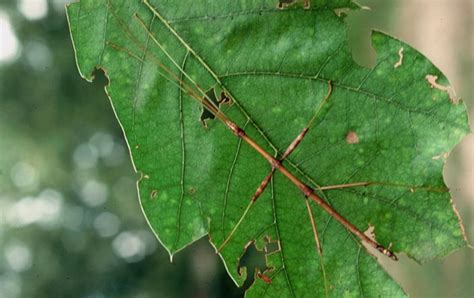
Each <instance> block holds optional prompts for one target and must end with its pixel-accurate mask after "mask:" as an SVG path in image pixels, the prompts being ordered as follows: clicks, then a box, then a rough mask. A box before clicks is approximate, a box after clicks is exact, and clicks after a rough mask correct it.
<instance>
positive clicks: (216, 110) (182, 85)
mask: <svg viewBox="0 0 474 298" xmlns="http://www.w3.org/2000/svg"><path fill="white" fill-rule="evenodd" d="M144 3H145V5H147V6H148V8H149V9H150V10H151V11H152V12H153V14H154V16H153V18H158V19H160V20H161V21H163V24H165V26H167V27H168V29H169V30H170V31H171V33H172V34H173V35H175V37H176V38H177V39H178V40H179V41H180V42H181V43H182V44H183V45H184V46H185V47H186V49H187V50H188V54H190V55H193V56H194V57H196V58H197V60H198V61H199V62H201V63H202V64H204V62H203V61H202V59H201V58H200V57H199V56H198V55H197V54H196V53H195V52H194V50H193V49H192V48H190V47H189V46H188V45H187V44H185V43H184V42H183V41H182V39H181V37H180V36H179V35H178V34H177V33H176V31H174V29H173V28H172V27H170V25H169V24H168V23H167V22H166V20H164V19H163V17H162V16H161V15H160V14H159V13H158V11H156V10H155V8H154V7H153V6H151V5H150V4H149V3H148V1H146V0H145V1H144ZM109 5H111V4H110V2H109ZM112 15H113V16H114V17H116V18H117V19H118V21H119V23H120V24H121V26H122V28H123V29H124V31H125V33H126V35H127V37H128V38H129V39H130V40H131V41H132V42H133V43H135V44H136V45H137V46H138V47H139V48H141V49H142V50H145V49H144V48H143V46H142V45H141V43H140V42H139V41H138V39H137V38H136V37H135V36H134V35H133V33H132V32H131V31H130V30H129V28H128V27H127V25H126V24H124V23H123V22H122V21H121V20H120V19H119V18H118V16H116V15H115V14H114V12H113V9H112ZM134 20H135V21H136V22H138V24H139V25H140V26H141V27H142V28H143V30H144V31H145V32H146V34H147V36H148V37H149V39H150V40H151V41H153V43H154V44H155V45H156V46H157V47H158V48H159V49H160V51H161V52H162V53H163V54H164V55H165V56H166V57H167V58H168V59H169V61H170V62H171V63H172V64H173V65H174V66H175V67H176V68H177V69H178V71H179V74H181V75H183V77H185V78H186V79H187V80H188V81H189V83H188V82H185V81H184V80H183V79H181V78H180V76H179V74H176V73H175V72H174V71H172V70H171V69H170V68H168V67H167V66H165V65H164V64H163V63H162V62H161V61H160V59H159V58H157V57H156V56H155V55H154V54H152V53H150V52H147V54H146V55H145V56H144V57H143V58H140V57H138V56H137V55H135V54H133V53H132V52H131V51H129V50H128V49H126V48H123V47H120V46H118V45H116V44H114V43H112V42H108V41H107V42H106V45H107V46H108V47H110V48H113V49H115V50H117V51H121V52H125V53H126V54H128V55H129V56H130V57H132V58H134V59H138V60H139V61H141V62H145V61H146V60H148V61H151V62H153V63H155V64H156V65H157V66H158V68H159V70H158V73H159V75H161V76H162V77H163V78H165V79H166V80H168V81H169V82H171V83H172V84H174V85H175V86H176V87H177V88H179V89H180V90H182V91H183V92H184V93H185V94H187V95H189V96H190V97H191V98H193V99H194V100H196V101H197V102H198V103H199V104H200V105H201V106H202V107H203V108H204V109H206V110H207V111H208V112H209V113H211V114H212V115H213V116H214V117H215V119H217V120H218V121H220V122H221V123H222V124H224V125H225V126H226V127H227V128H228V129H229V130H230V131H231V132H232V133H233V134H234V135H235V136H236V137H237V138H239V139H241V140H242V141H243V142H245V143H246V144H247V145H248V146H250V147H251V148H252V149H253V150H254V151H255V152H257V153H258V154H259V155H261V156H262V157H263V158H264V159H266V160H267V162H268V163H269V165H270V166H271V171H270V173H269V174H268V175H267V176H266V177H265V178H264V179H263V181H262V183H261V184H260V186H259V187H258V189H257V191H256V192H255V194H254V196H253V197H252V198H251V199H250V203H249V205H248V206H247V208H246V209H245V211H244V212H243V214H242V216H241V217H240V219H239V221H238V222H237V224H236V225H235V226H234V228H233V229H232V231H231V233H230V234H229V235H228V236H227V238H226V239H225V240H224V242H223V243H222V244H221V245H220V246H219V247H218V249H217V252H218V253H219V252H220V251H222V250H223V249H224V248H225V245H226V244H227V243H228V242H229V241H230V240H231V239H232V236H233V235H234V233H235V231H236V230H237V229H238V227H239V225H240V224H241V223H242V221H243V220H244V219H245V216H246V214H247V213H248V211H249V210H250V208H251V207H252V206H253V205H254V204H255V203H256V201H257V199H258V197H259V196H260V195H261V194H262V193H263V191H264V190H265V188H266V186H267V185H268V183H269V182H270V180H271V178H272V175H273V173H274V172H275V171H279V172H280V173H281V174H283V175H284V176H286V178H287V179H289V180H290V181H291V182H292V183H293V184H294V185H295V186H296V187H297V188H298V189H299V190H300V191H301V193H302V195H303V196H302V197H303V198H305V203H306V206H307V209H308V213H309V217H310V222H311V226H312V230H313V234H314V237H315V242H316V246H317V249H318V251H319V252H320V253H321V252H322V247H321V243H320V242H319V238H318V233H317V230H316V223H315V220H314V218H313V216H312V212H311V206H310V204H309V202H308V200H311V201H313V202H314V203H316V204H317V205H318V206H320V207H321V208H322V209H324V210H325V211H326V212H327V213H328V214H329V215H330V216H332V217H333V218H334V219H336V220H337V221H338V222H339V223H340V224H342V225H343V226H344V227H345V228H346V229H347V230H348V231H349V232H351V233H352V234H353V235H355V236H356V237H358V238H359V239H360V240H361V241H363V242H365V243H366V244H368V245H369V246H372V247H373V248H375V249H377V250H378V251H379V252H381V253H382V254H384V255H386V256H388V257H390V258H392V259H393V260H398V258H397V256H396V255H395V254H394V253H393V252H392V251H391V250H390V249H389V248H386V247H384V246H382V245H381V244H379V243H378V242H377V241H376V240H375V239H372V238H370V237H369V236H367V235H365V234H364V233H363V232H362V231H361V230H359V229H358V228H357V227H356V226H355V225H353V224H352V223H350V222H349V221H348V220H346V219H345V218H344V217H343V216H342V215H341V214H339V213H338V212H337V211H336V210H335V209H334V208H333V207H331V205H329V204H328V203H327V202H326V201H325V200H324V199H322V198H321V197H320V196H319V195H318V194H317V193H316V191H324V190H328V189H341V188H348V187H359V186H370V185H389V184H387V183H380V182H356V183H349V184H342V185H333V186H326V187H316V188H312V187H310V186H309V185H307V184H305V183H303V182H302V181H301V180H300V179H299V178H297V177H296V176H295V175H294V174H293V173H292V172H290V171H289V170H288V169H287V168H286V167H285V166H283V164H282V163H283V161H284V160H285V158H287V157H288V156H289V155H290V154H291V153H292V152H293V151H294V150H295V148H296V147H297V146H298V145H299V144H300V143H301V141H302V140H303V139H304V137H305V135H306V134H307V133H308V131H309V130H310V128H311V126H312V124H313V123H314V121H315V119H317V116H318V114H319V111H320V110H321V109H322V108H323V106H324V104H325V103H326V102H327V101H328V100H329V98H330V96H331V93H332V84H331V82H328V93H327V95H326V97H325V99H324V100H322V102H321V105H320V106H319V108H318V109H317V111H316V113H315V114H314V116H313V117H312V118H311V119H310V121H309V122H308V124H307V125H306V127H304V128H303V129H302V131H301V133H299V134H298V136H297V137H296V138H295V140H294V141H293V142H292V143H291V144H290V146H289V147H288V149H287V150H286V151H285V152H284V154H283V155H282V156H281V158H280V159H277V158H276V157H274V156H272V155H271V154H270V153H268V152H267V151H265V149H263V148H262V147H261V146H260V145H259V144H258V143H257V142H256V141H255V140H253V139H252V138H251V137H250V136H249V135H247V133H246V132H245V130H244V129H242V128H241V127H239V126H238V125H237V124H236V123H235V122H234V121H233V120H232V119H231V118H230V117H228V116H227V115H226V114H225V113H224V112H223V111H222V110H221V109H220V107H219V106H218V105H216V103H215V102H214V101H213V100H211V99H210V98H209V96H208V94H206V92H205V91H204V89H203V88H201V86H199V84H198V83H197V82H196V81H195V80H194V79H193V78H191V77H190V76H189V75H188V74H187V73H186V72H185V71H184V70H183V69H182V67H181V66H180V65H179V64H178V63H177V62H176V60H175V59H174V58H173V57H172V55H171V54H170V53H169V52H168V51H167V50H166V48H165V47H164V46H163V44H162V43H161V42H160V41H159V40H158V39H157V38H156V37H155V36H154V34H153V33H152V32H151V30H150V29H149V28H148V26H147V25H146V24H145V22H144V21H143V19H142V18H141V17H140V16H139V15H138V14H134ZM204 66H205V67H206V68H208V66H207V65H205V64H204ZM215 79H216V82H217V84H218V85H219V86H220V87H221V88H222V89H223V90H224V91H225V93H226V96H227V97H228V98H230V99H231V100H232V101H234V102H235V98H233V97H232V95H231V94H230V92H228V90H226V89H225V87H224V86H223V85H222V83H221V82H220V80H219V78H218V77H217V76H216V77H215ZM392 185H394V184H392ZM394 186H401V187H404V186H402V185H394Z"/></svg>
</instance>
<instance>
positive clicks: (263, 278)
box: [257, 272, 272, 284]
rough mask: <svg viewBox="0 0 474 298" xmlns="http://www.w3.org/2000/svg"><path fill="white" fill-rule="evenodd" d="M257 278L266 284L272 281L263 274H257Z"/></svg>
mask: <svg viewBox="0 0 474 298" xmlns="http://www.w3.org/2000/svg"><path fill="white" fill-rule="evenodd" d="M257 277H258V278H260V279H261V280H263V281H264V282H265V283H266V284H271V283H272V279H271V278H270V277H268V276H266V275H265V274H263V273H262V272H257Z"/></svg>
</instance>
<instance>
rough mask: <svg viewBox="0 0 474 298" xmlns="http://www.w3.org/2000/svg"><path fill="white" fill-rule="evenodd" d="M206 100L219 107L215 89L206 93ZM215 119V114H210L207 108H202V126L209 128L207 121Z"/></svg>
mask: <svg viewBox="0 0 474 298" xmlns="http://www.w3.org/2000/svg"><path fill="white" fill-rule="evenodd" d="M204 100H208V101H211V102H212V103H214V105H216V106H218V105H219V101H218V100H217V98H216V94H215V92H214V88H212V89H210V90H209V91H207V92H206V96H205V98H204ZM214 118H215V116H214V114H212V113H211V112H209V111H208V110H207V109H206V108H204V107H203V108H202V113H201V117H200V120H201V122H202V124H203V125H204V126H205V127H207V121H208V120H213V119H214Z"/></svg>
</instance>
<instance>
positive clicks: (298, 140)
mask: <svg viewBox="0 0 474 298" xmlns="http://www.w3.org/2000/svg"><path fill="white" fill-rule="evenodd" d="M331 94H332V83H331V81H329V82H328V92H327V94H326V96H325V97H324V99H323V100H322V101H321V103H320V105H319V107H318V109H317V110H316V113H314V115H313V116H312V117H311V119H310V120H309V122H308V124H307V125H306V127H305V128H303V130H302V131H301V132H300V133H299V134H298V135H297V136H296V138H295V139H294V140H293V141H292V142H291V143H290V145H289V146H288V148H287V149H286V150H285V152H284V153H283V155H282V157H281V158H280V162H283V161H284V160H285V159H286V158H287V157H288V156H289V155H290V154H291V153H292V152H293V151H294V150H295V149H296V147H298V145H299V144H300V143H301V141H302V140H303V138H304V137H305V135H306V134H307V133H308V131H309V129H310V127H311V126H312V125H313V123H314V121H315V120H316V118H317V116H318V115H319V112H320V111H321V110H322V108H323V106H324V104H325V103H326V102H327V101H328V99H329V97H330V96H331ZM275 171H276V168H275V167H274V166H272V169H271V171H270V173H268V175H267V176H265V178H264V179H263V180H262V182H261V183H260V185H259V186H258V188H257V190H256V191H255V193H254V195H253V196H252V199H251V200H250V203H249V205H248V206H247V208H246V209H245V212H244V213H242V215H241V216H240V218H239V220H238V222H237V224H236V225H235V226H234V227H233V228H232V230H231V232H230V233H229V235H227V237H226V239H225V240H224V242H223V243H222V244H221V246H220V247H219V248H218V249H217V252H220V251H221V250H222V249H223V248H224V247H225V245H226V244H227V243H228V242H229V240H230V239H231V238H232V237H233V235H234V233H235V231H236V230H237V229H238V227H239V225H240V224H241V223H242V221H243V218H244V217H245V216H247V213H248V211H249V210H250V208H251V207H252V206H253V204H255V202H256V201H257V199H258V198H259V197H260V196H261V195H262V193H263V192H264V191H265V189H266V188H267V186H268V184H269V183H270V181H271V179H272V177H273V174H274V173H275Z"/></svg>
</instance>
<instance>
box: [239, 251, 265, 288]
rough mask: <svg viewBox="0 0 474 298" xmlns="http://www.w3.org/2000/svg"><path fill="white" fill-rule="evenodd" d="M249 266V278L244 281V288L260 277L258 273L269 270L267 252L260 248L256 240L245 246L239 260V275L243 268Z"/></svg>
mask: <svg viewBox="0 0 474 298" xmlns="http://www.w3.org/2000/svg"><path fill="white" fill-rule="evenodd" d="M244 267H246V268H247V273H248V275H247V278H246V280H245V282H244V285H243V288H244V289H245V290H247V289H248V288H249V287H250V286H251V285H252V284H253V282H254V280H255V278H258V274H259V273H260V274H261V272H265V271H267V270H269V268H268V267H267V264H266V260H265V252H264V251H261V250H258V249H257V247H256V246H255V243H254V242H251V243H249V244H248V245H246V246H245V253H244V254H243V255H242V257H241V258H240V261H239V266H238V272H239V275H240V273H241V272H242V271H243V270H242V268H244Z"/></svg>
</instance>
